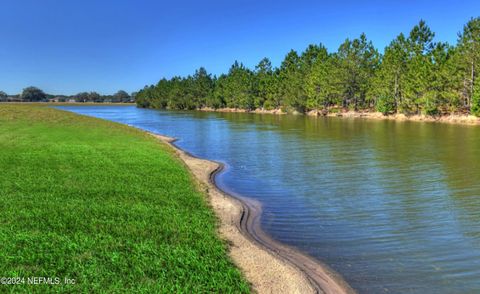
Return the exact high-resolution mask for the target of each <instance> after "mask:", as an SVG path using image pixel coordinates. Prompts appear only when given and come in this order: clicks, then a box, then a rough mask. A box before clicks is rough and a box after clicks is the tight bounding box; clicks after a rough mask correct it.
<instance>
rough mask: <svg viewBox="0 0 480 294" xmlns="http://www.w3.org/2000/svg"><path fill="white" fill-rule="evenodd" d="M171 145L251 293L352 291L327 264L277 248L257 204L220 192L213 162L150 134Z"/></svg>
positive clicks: (172, 140) (278, 245) (276, 243)
mask: <svg viewBox="0 0 480 294" xmlns="http://www.w3.org/2000/svg"><path fill="white" fill-rule="evenodd" d="M150 134H152V135H153V136H155V137H156V138H158V139H160V140H161V141H163V142H165V143H167V144H169V145H170V146H172V147H173V148H174V149H175V151H176V154H177V156H178V157H179V158H180V159H181V160H182V161H183V162H184V163H185V165H186V166H187V167H188V168H189V169H190V171H191V172H192V174H193V175H194V177H195V179H196V180H197V181H198V183H199V186H200V187H202V189H204V191H205V192H206V194H207V195H208V200H209V203H210V205H211V206H212V208H213V209H214V211H215V213H216V215H217V217H218V219H219V223H220V224H219V232H220V235H221V236H222V238H224V239H225V240H226V241H227V243H228V244H229V253H230V256H231V258H232V259H233V261H234V263H235V264H236V265H237V266H238V267H239V268H240V270H241V271H242V272H243V274H244V275H245V277H246V278H247V280H248V281H249V282H250V283H251V285H252V289H253V290H254V291H256V292H258V293H332V294H333V293H355V291H354V290H353V289H352V288H350V286H349V285H348V284H347V283H346V282H345V281H344V280H343V279H342V278H341V277H340V276H339V275H338V274H336V273H334V272H333V271H332V270H330V269H329V268H328V267H327V266H326V265H323V264H321V263H320V262H318V261H317V260H316V259H314V258H312V257H310V256H308V255H306V254H303V253H301V252H299V251H298V250H296V249H293V248H291V247H288V246H286V245H284V244H281V243H279V242H277V241H275V240H273V239H272V238H270V237H269V236H268V235H267V234H265V233H264V232H263V231H262V229H261V228H260V222H259V220H260V215H261V206H260V204H259V203H258V202H256V201H254V200H250V199H245V198H242V197H234V196H231V195H229V194H227V193H225V192H223V191H221V190H220V189H219V188H218V187H217V186H216V184H215V175H216V174H217V173H219V172H221V170H222V169H223V165H222V164H220V163H217V162H213V161H209V160H205V159H200V158H197V157H194V156H192V155H190V154H189V153H187V152H185V151H183V150H182V149H180V148H179V147H177V146H176V145H175V144H174V141H175V139H174V138H170V137H166V136H161V135H157V134H153V133H150Z"/></svg>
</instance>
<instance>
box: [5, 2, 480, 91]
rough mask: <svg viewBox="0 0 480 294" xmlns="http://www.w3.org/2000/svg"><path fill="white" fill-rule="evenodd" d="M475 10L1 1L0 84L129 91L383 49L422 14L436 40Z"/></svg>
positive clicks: (478, 7)
mask: <svg viewBox="0 0 480 294" xmlns="http://www.w3.org/2000/svg"><path fill="white" fill-rule="evenodd" d="M477 16H480V1H478V0H476V1H442V0H437V1H433V0H432V1H411V0H403V1H386V0H384V1H338V0H337V1H302V0H296V1H283V0H276V1H273V0H272V1H270V0H268V1H261V0H257V1H250V0H248V1H228V0H223V1H207V0H205V1H184V0H174V1H173V0H172V1H158V0H157V1H154V0H151V1H146V0H130V1H125V0H115V1H114V0H82V1H74V0H42V1H39V0H0V90H3V91H5V92H7V93H9V94H15V93H19V92H20V91H21V90H22V89H23V88H24V87H27V86H30V85H33V86H37V87H40V88H42V89H44V90H45V91H46V92H48V93H54V94H75V93H77V92H80V91H97V92H99V93H102V94H109V93H113V92H115V91H117V90H119V89H124V90H126V91H128V92H131V91H135V90H138V89H139V88H141V87H143V86H144V85H145V84H153V83H156V82H157V81H158V80H159V79H160V78H161V77H167V78H169V77H171V76H173V75H187V74H190V73H192V72H193V71H194V70H195V69H196V68H198V67H200V66H205V67H206V68H207V70H208V71H209V72H212V73H214V74H220V73H222V72H226V71H227V70H228V68H229V67H230V65H231V64H232V63H233V61H234V60H239V61H241V62H243V63H244V64H245V65H247V66H249V67H252V68H253V67H254V65H255V64H256V63H257V62H258V61H259V60H260V59H261V58H262V57H269V58H270V59H271V60H272V62H273V64H274V65H275V66H277V65H279V63H280V62H281V60H282V59H283V57H284V55H285V54H286V53H287V52H288V51H289V50H290V49H295V50H298V51H302V50H303V49H304V48H305V47H306V46H307V45H308V44H311V43H320V42H321V43H323V44H324V45H325V46H327V48H328V49H329V50H330V51H335V50H336V49H337V48H338V46H339V44H340V43H341V42H342V41H343V40H345V38H347V37H348V38H355V37H357V36H359V35H360V34H361V33H362V32H365V33H366V34H367V37H368V38H369V39H371V40H372V41H373V42H374V44H375V46H376V47H377V48H379V49H380V50H381V51H383V48H384V47H385V46H386V45H387V44H388V43H389V42H390V41H391V40H392V39H393V38H394V37H395V36H397V35H398V34H399V33H400V32H405V33H408V32H409V31H410V29H411V28H412V27H413V26H414V25H415V24H416V23H418V21H419V20H420V19H421V18H423V19H424V20H425V21H426V22H427V24H428V25H429V26H430V27H431V28H432V30H433V31H434V32H435V33H436V40H437V41H448V42H449V43H452V44H455V43H456V38H457V33H458V32H459V31H460V30H461V29H462V27H463V25H464V24H465V23H466V22H467V21H468V20H469V19H470V18H471V17H477Z"/></svg>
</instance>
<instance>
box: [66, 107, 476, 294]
mask: <svg viewBox="0 0 480 294" xmlns="http://www.w3.org/2000/svg"><path fill="white" fill-rule="evenodd" d="M58 108H60V109H64V110H69V111H73V112H76V113H81V114H85V115H90V116H95V117H99V118H104V119H108V120H112V121H116V122H120V123H125V124H128V125H131V126H135V127H137V128H140V129H144V130H147V131H151V132H155V133H158V134H163V135H167V136H171V137H176V138H178V139H179V140H178V141H177V143H176V144H177V145H178V146H179V147H180V148H182V149H184V150H186V151H188V152H190V153H192V154H194V155H196V156H199V157H202V158H207V159H213V160H217V161H221V162H224V163H226V164H227V166H228V169H227V171H226V172H224V173H222V174H220V175H219V176H218V177H217V183H218V184H219V185H220V186H221V187H222V189H225V190H226V191H230V192H232V193H237V194H240V195H244V196H247V197H250V198H254V199H257V200H259V201H260V202H261V203H262V205H263V209H264V212H263V216H262V227H263V229H264V230H265V231H266V232H268V233H269V234H271V235H272V236H273V237H274V238H276V239H277V240H280V241H282V242H285V243H287V244H290V245H293V246H295V247H297V248H299V249H300V250H303V251H305V252H308V253H309V254H311V255H313V256H315V257H317V258H318V259H319V260H321V261H323V262H325V263H327V264H328V265H329V266H330V267H332V268H333V269H334V270H336V271H338V272H339V273H341V274H342V275H343V276H344V278H345V280H346V281H347V282H348V283H349V284H350V285H351V286H352V287H353V288H355V289H356V290H358V291H359V292H361V293H478V292H480V128H478V127H471V126H458V125H446V124H434V123H415V122H413V123H409V122H394V121H366V120H360V119H355V120H354V119H338V118H312V117H305V116H275V115H259V114H245V113H205V112H167V111H157V110H148V109H137V108H135V107H133V106H62V107H58Z"/></svg>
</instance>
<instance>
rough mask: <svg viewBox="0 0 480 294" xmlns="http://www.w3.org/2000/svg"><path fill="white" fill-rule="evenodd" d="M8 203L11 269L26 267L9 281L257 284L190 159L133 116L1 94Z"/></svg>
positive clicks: (139, 286) (2, 245)
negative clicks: (133, 122) (236, 260)
mask: <svg viewBox="0 0 480 294" xmlns="http://www.w3.org/2000/svg"><path fill="white" fill-rule="evenodd" d="M0 211H1V213H0V277H24V278H25V281H24V283H25V284H20V285H16V286H12V285H1V284H0V289H2V291H3V290H7V291H11V292H15V293H17V292H32V291H36V292H52V291H58V292H107V293H111V292H132V291H135V292H192V291H195V292H207V291H215V292H248V290H249V288H248V284H247V283H246V282H245V280H244V279H243V278H242V276H241V274H240V273H239V271H238V270H237V269H236V268H235V267H234V265H233V264H232V263H231V262H230V260H229V258H228V256H227V253H226V246H225V244H224V243H223V242H221V241H220V240H219V238H218V237H217V235H216V222H215V217H214V215H213V212H212V211H211V210H210V208H209V207H208V206H207V204H206V201H205V198H204V196H203V195H202V194H201V193H200V192H198V191H197V189H196V187H195V184H194V183H193V180H192V178H191V176H190V174H189V173H188V171H187V170H186V168H185V167H184V166H183V165H182V164H181V162H180V161H179V160H178V159H177V158H175V157H174V156H173V153H172V151H170V149H169V148H168V147H166V146H165V145H163V144H160V143H159V142H158V141H156V140H155V139H154V138H152V137H150V136H148V135H146V134H143V133H142V132H140V131H138V130H135V129H132V128H129V127H126V126H122V125H118V124H115V123H110V122H106V121H101V120H98V119H93V118H88V117H83V116H78V115H75V114H71V113H67V112H63V111H59V110H55V109H51V108H47V107H42V106H35V105H0ZM29 277H50V278H52V279H53V280H52V281H53V282H54V283H55V280H54V278H56V277H58V278H59V279H60V283H59V284H58V285H45V284H40V285H27V284H28V280H27V278H29ZM65 278H68V279H70V280H75V284H65V283H64V279H65Z"/></svg>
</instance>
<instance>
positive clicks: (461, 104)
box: [136, 17, 480, 116]
mask: <svg viewBox="0 0 480 294" xmlns="http://www.w3.org/2000/svg"><path fill="white" fill-rule="evenodd" d="M434 37H435V33H434V32H432V30H431V29H430V28H429V27H428V26H427V24H426V23H425V22H424V21H423V20H422V21H420V22H419V23H418V24H417V25H415V26H414V27H413V29H412V30H411V31H410V33H409V34H407V35H405V34H403V33H401V34H400V35H398V36H397V37H396V38H395V39H394V40H393V41H392V42H391V43H390V44H389V45H388V46H387V47H386V48H385V50H384V52H383V54H380V53H379V51H378V50H377V49H376V48H375V47H374V45H373V43H372V41H370V40H368V39H367V37H366V35H365V34H362V35H360V36H359V37H358V38H356V39H346V40H345V41H344V42H343V43H342V44H341V45H340V46H339V48H338V50H337V51H336V52H328V50H327V48H326V47H325V46H323V45H322V44H315V45H309V46H308V47H307V48H306V49H305V50H304V51H303V52H301V53H298V52H296V51H295V50H291V51H290V52H288V54H287V55H286V56H285V58H284V60H283V61H282V62H281V64H280V66H279V67H273V66H272V63H271V62H270V60H269V59H268V58H264V59H262V60H261V61H260V62H259V63H258V65H256V66H255V69H253V70H252V69H249V68H247V67H245V66H244V65H243V64H242V63H239V62H237V61H235V63H234V64H233V65H232V66H231V67H230V69H229V71H228V73H226V74H221V75H220V76H218V77H217V76H212V75H211V74H209V73H208V72H207V71H206V69H205V68H203V67H201V68H200V69H198V70H196V71H195V73H194V74H193V75H189V76H187V77H180V76H176V77H173V78H171V79H165V78H163V79H161V80H160V81H159V82H158V83H157V84H156V85H151V86H145V87H144V88H143V89H142V90H140V91H139V92H138V94H137V96H136V102H137V105H138V106H139V107H149V108H167V109H200V108H205V107H210V108H215V109H217V108H224V107H228V108H240V109H246V110H254V109H257V108H261V109H267V110H271V109H282V110H284V111H298V112H307V111H311V110H317V111H320V112H322V113H327V112H334V111H339V110H342V109H350V110H356V111H359V110H369V111H370V110H376V111H380V112H382V113H383V114H393V113H405V114H420V113H422V114H426V115H437V114H447V113H471V114H474V115H477V116H480V79H478V75H479V64H480V17H477V18H472V19H471V20H470V21H468V23H467V24H465V25H464V27H463V30H462V31H461V32H460V33H459V34H458V41H457V44H456V45H450V44H448V43H445V42H436V41H435V40H434Z"/></svg>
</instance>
